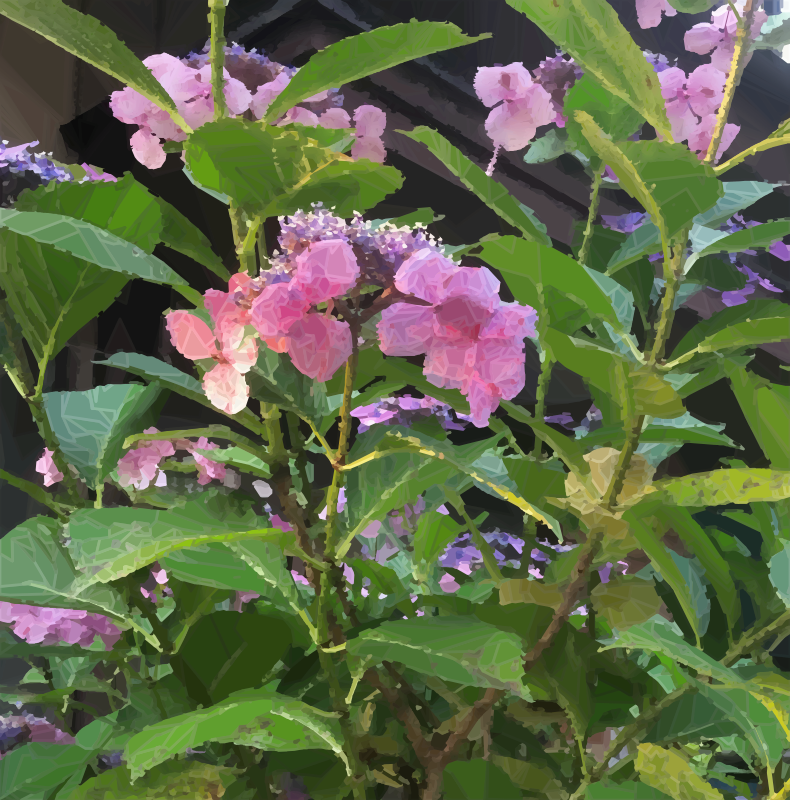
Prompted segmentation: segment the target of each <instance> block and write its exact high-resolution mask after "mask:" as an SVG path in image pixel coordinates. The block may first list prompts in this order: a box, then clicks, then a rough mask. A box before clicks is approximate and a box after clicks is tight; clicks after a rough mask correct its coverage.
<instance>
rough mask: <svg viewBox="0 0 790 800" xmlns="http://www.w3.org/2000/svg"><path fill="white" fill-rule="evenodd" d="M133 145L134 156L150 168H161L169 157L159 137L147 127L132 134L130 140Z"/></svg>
mask: <svg viewBox="0 0 790 800" xmlns="http://www.w3.org/2000/svg"><path fill="white" fill-rule="evenodd" d="M129 144H131V146H132V153H133V154H134V157H135V158H136V159H137V160H138V161H139V162H140V163H141V164H142V165H143V166H144V167H148V169H159V167H161V166H162V165H163V164H164V163H165V160H166V158H167V156H166V155H165V150H164V148H163V147H162V145H161V144H160V143H159V137H158V136H154V134H153V133H151V132H150V131H149V130H147V129H146V128H140V130H139V131H137V133H135V134H132V138H131V139H130V140H129Z"/></svg>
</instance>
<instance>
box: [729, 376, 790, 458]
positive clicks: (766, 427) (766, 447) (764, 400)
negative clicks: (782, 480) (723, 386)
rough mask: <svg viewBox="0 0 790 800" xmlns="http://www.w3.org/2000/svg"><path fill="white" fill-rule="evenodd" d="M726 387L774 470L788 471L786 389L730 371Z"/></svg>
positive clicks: (789, 395) (789, 406)
mask: <svg viewBox="0 0 790 800" xmlns="http://www.w3.org/2000/svg"><path fill="white" fill-rule="evenodd" d="M728 372H729V378H730V386H732V391H733V393H734V394H735V398H736V399H737V401H738V405H739V406H740V407H741V411H742V412H743V415H744V416H745V417H746V421H747V422H748V423H749V429H750V430H751V432H752V433H753V434H754V438H755V439H757V443H758V444H759V445H760V449H761V450H762V451H763V453H764V454H765V456H766V458H767V459H768V460H769V461H770V462H771V466H772V467H773V468H774V469H790V436H788V430H790V387H787V386H780V385H778V384H773V383H768V382H767V381H765V380H763V379H762V378H759V377H758V376H757V375H756V374H755V373H754V372H747V371H746V370H745V369H743V368H738V367H731V368H730V369H729V370H728Z"/></svg>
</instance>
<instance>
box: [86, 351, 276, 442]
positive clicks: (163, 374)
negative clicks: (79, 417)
mask: <svg viewBox="0 0 790 800" xmlns="http://www.w3.org/2000/svg"><path fill="white" fill-rule="evenodd" d="M95 363H96V364H102V365H104V366H107V367H117V368H118V369H123V370H126V371H127V372H131V373H132V375H137V376H139V377H141V378H145V380H147V381H156V382H157V383H159V384H160V385H161V386H162V387H163V388H165V389H170V390H171V391H173V392H176V393H177V394H180V395H181V396H182V397H187V398H189V399H190V400H194V401H195V402H196V403H200V405H202V406H205V407H206V408H210V409H212V410H213V411H215V412H216V413H217V414H223V415H224V416H226V417H229V418H230V419H235V420H238V421H239V422H241V423H242V424H243V425H245V426H246V427H247V428H250V429H251V430H254V431H258V432H259V433H263V432H264V427H263V425H262V423H261V421H260V420H259V419H258V417H257V416H256V415H255V414H254V413H253V412H252V411H250V409H248V408H245V409H243V410H242V411H240V412H239V413H238V414H225V413H224V412H223V411H220V410H219V409H218V408H215V407H214V406H213V405H211V403H210V402H209V400H208V398H207V397H206V393H205V392H204V391H203V387H202V386H201V385H200V382H199V381H197V380H195V378H193V377H192V376H191V375H187V373H186V372H181V370H180V369H177V368H176V367H173V366H171V365H170V364H166V363H165V362H164V361H161V360H160V359H158V358H154V357H153V356H144V355H141V354H140V353H115V354H114V355H111V356H109V357H108V358H107V359H105V360H104V361H96V362H95Z"/></svg>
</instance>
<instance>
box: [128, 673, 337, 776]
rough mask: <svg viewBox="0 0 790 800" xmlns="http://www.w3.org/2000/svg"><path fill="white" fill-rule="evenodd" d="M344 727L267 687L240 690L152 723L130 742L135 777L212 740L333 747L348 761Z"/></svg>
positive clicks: (278, 747)
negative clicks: (343, 733)
mask: <svg viewBox="0 0 790 800" xmlns="http://www.w3.org/2000/svg"><path fill="white" fill-rule="evenodd" d="M341 741H342V737H341V734H340V726H339V724H338V723H337V721H336V720H335V719H334V718H333V717H332V715H331V714H327V713H326V712H323V711H319V710H318V709H315V708H312V707H311V706H309V705H307V704H306V703H302V702H301V701H299V700H294V699H293V698H292V697H287V696H285V695H281V694H278V693H277V692H271V691H268V690H266V689H258V690H247V691H242V692H235V693H234V694H232V695H230V697H228V699H227V700H226V701H225V702H223V703H219V704H218V705H214V706H210V707H209V708H204V709H201V710H200V711H192V712H190V713H188V714H181V715H179V716H177V717H173V718H172V719H168V720H165V721H164V722H159V723H156V724H154V725H150V726H148V727H147V728H146V729H145V730H144V731H143V732H141V733H138V734H137V735H136V736H134V737H133V738H132V739H131V741H130V742H129V743H128V744H127V745H126V749H125V750H124V758H125V760H126V763H127V765H128V766H129V769H130V770H131V773H132V777H133V779H137V778H139V777H142V775H144V774H145V773H146V772H147V771H148V770H150V769H151V768H152V767H155V766H156V765H157V764H161V763H162V762H163V761H166V760H167V759H168V758H172V757H173V756H176V755H181V754H182V753H183V752H184V751H185V750H186V749H187V748H193V749H196V748H198V747H200V745H202V744H205V743H207V742H218V743H223V742H229V743H233V744H239V745H242V746H245V747H256V748H258V749H260V750H269V751H272V750H273V751H286V752H287V751H291V750H332V751H333V752H334V753H335V754H336V755H337V756H338V757H339V758H341V759H343V760H345V756H344V754H343V748H342V744H341Z"/></svg>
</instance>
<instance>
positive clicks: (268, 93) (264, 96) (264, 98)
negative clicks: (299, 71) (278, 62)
mask: <svg viewBox="0 0 790 800" xmlns="http://www.w3.org/2000/svg"><path fill="white" fill-rule="evenodd" d="M290 82H291V76H290V75H288V74H287V73H286V72H281V73H280V74H279V75H277V76H276V77H275V78H274V80H273V81H269V83H264V84H263V85H261V86H259V87H258V89H257V91H256V92H255V94H254V95H253V96H252V100H251V101H250V109H251V110H252V113H253V115H254V116H255V117H256V118H257V119H260V118H261V117H262V116H263V115H264V114H265V113H266V112H267V111H268V110H269V106H270V105H271V104H272V103H273V102H274V101H275V99H276V98H277V97H278V96H279V95H280V93H281V92H282V90H283V89H285V87H286V86H287V85H288V84H289V83H290Z"/></svg>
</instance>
